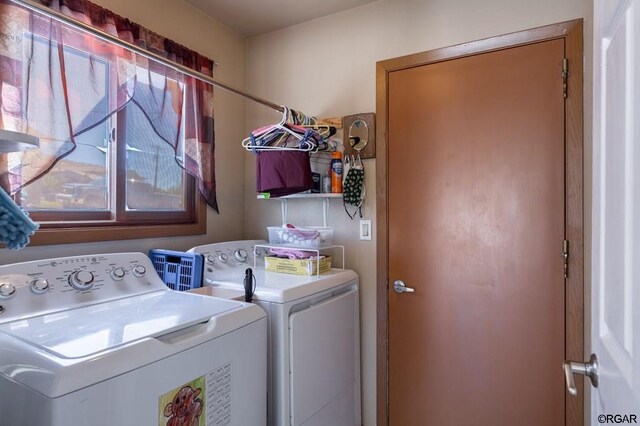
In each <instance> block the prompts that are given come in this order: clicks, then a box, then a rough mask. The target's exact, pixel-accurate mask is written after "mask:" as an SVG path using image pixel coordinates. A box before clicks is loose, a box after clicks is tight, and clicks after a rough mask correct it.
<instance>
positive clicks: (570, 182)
mask: <svg viewBox="0 0 640 426" xmlns="http://www.w3.org/2000/svg"><path fill="white" fill-rule="evenodd" d="M582 38H583V23H582V19H576V20H572V21H566V22H561V23H558V24H553V25H547V26H544V27H539V28H533V29H529V30H525V31H520V32H516V33H511V34H506V35H501V36H497V37H491V38H487V39H483V40H478V41H473V42H470V43H464V44H459V45H456V46H451V47H445V48H441V49H436V50H430V51H428V52H422V53H417V54H413V55H408V56H402V57H399V58H394V59H388V60H385V61H380V62H378V63H376V129H377V130H376V138H377V142H378V144H379V145H378V149H377V151H378V154H377V158H376V200H377V201H376V214H377V220H376V222H377V225H376V230H377V235H378V239H377V261H378V262H377V282H376V298H377V303H376V305H377V306H376V310H377V320H376V323H377V325H376V335H377V337H376V350H377V352H376V372H377V373H376V386H377V395H376V402H377V410H376V411H377V412H376V419H377V422H376V423H377V424H379V425H387V424H388V415H389V413H388V389H389V388H388V375H389V371H388V356H389V352H388V307H389V304H388V302H389V301H388V294H387V291H388V279H389V278H388V271H389V269H388V262H389V259H388V247H389V234H388V229H389V226H388V225H389V217H388V204H387V203H388V194H387V191H388V189H387V188H388V146H389V145H388V141H387V124H388V123H387V117H388V106H389V104H388V90H389V73H391V72H393V71H399V70H404V69H408V68H414V67H418V66H422V65H428V64H432V63H436V62H442V61H447V60H451V59H458V58H463V57H466V56H472V55H477V54H481V53H488V52H492V51H496V50H502V49H506V48H512V47H517V46H523V45H527V44H533V43H539V42H542V41H548V40H556V39H564V40H565V57H566V58H567V59H568V64H569V66H568V70H569V73H568V81H567V87H568V96H567V99H566V101H565V209H566V210H565V211H566V216H565V232H566V237H565V238H566V239H567V240H568V241H569V244H570V248H569V251H570V256H569V259H568V260H569V276H568V278H567V279H566V280H565V358H566V359H578V360H581V359H583V358H584V241H583V238H584V237H583V157H582V156H583V39H582ZM558 78H560V76H558ZM561 252H562V249H561V247H560V242H559V245H558V252H557V255H558V256H560V255H561ZM558 374H562V369H561V368H560V366H558ZM578 387H579V388H578V394H579V395H581V396H582V397H580V398H574V397H571V396H569V395H567V393H565V408H566V410H565V415H566V421H565V424H566V425H567V426H578V425H582V424H583V423H584V388H583V387H582V381H579V384H578Z"/></svg>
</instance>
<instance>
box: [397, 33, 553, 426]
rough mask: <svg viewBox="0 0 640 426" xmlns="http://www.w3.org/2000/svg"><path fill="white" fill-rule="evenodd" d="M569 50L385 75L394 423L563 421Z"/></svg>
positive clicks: (549, 44) (519, 51)
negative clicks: (397, 285) (398, 284)
mask: <svg viewBox="0 0 640 426" xmlns="http://www.w3.org/2000/svg"><path fill="white" fill-rule="evenodd" d="M564 52H565V40H564V39H556V40H549V41H544V42H540V43H535V44H528V45H523V46H519V47H513V48H507V49H501V50H497V51H492V52H488V53H482V54H478V55H473V56H467V57H462V58H458V59H453V60H447V61H441V62H435V63H431V64H428V65H424V66H419V67H413V68H407V69H401V70H399V71H394V72H391V73H389V76H388V193H387V197H388V271H389V275H388V277H389V290H388V295H387V296H388V301H389V331H388V336H389V348H388V350H389V352H388V354H389V355H388V356H389V358H388V362H389V364H388V365H389V367H388V368H389V424H390V425H394V426H395V425H398V426H400V425H402V426H409V425H436V426H447V425H452V426H454V425H455V426H458V425H474V426H483V425H486V426H500V425H505V426H512V425H520V426H527V425H531V426H534V425H535V426H539V425H545V426H553V425H563V424H565V399H564V396H565V391H564V383H563V376H562V371H561V368H560V366H561V364H562V362H563V360H564V358H565V279H564V275H563V268H564V260H563V257H562V256H561V251H562V246H563V240H564V239H565V198H566V194H565V98H564V96H563V82H564V81H563V78H562V69H563V68H562V64H563V58H564V55H565V53H564ZM396 280H401V281H403V282H404V283H405V284H406V286H407V287H410V288H413V289H414V290H415V291H414V292H413V293H402V294H399V293H397V292H396V291H394V288H393V283H394V282H395V281H396Z"/></svg>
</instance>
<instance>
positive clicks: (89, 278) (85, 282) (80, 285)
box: [69, 269, 95, 291]
mask: <svg viewBox="0 0 640 426" xmlns="http://www.w3.org/2000/svg"><path fill="white" fill-rule="evenodd" d="M94 279H95V277H94V276H93V273H92V272H89V271H87V270H85V269H81V270H79V271H75V272H73V273H72V274H71V275H69V284H70V285H71V287H73V288H75V289H76V290H80V291H84V290H89V289H91V287H93V280H94Z"/></svg>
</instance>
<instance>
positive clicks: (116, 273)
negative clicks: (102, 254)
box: [110, 267, 125, 281]
mask: <svg viewBox="0 0 640 426" xmlns="http://www.w3.org/2000/svg"><path fill="white" fill-rule="evenodd" d="M110 275H111V278H113V279H114V280H116V281H122V279H123V278H124V276H125V271H124V268H122V267H117V268H114V269H112V270H111V273H110Z"/></svg>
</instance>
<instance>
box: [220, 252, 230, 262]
mask: <svg viewBox="0 0 640 426" xmlns="http://www.w3.org/2000/svg"><path fill="white" fill-rule="evenodd" d="M218 260H219V261H220V262H222V263H227V260H229V256H227V255H226V254H224V253H220V254H219V255H218Z"/></svg>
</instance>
